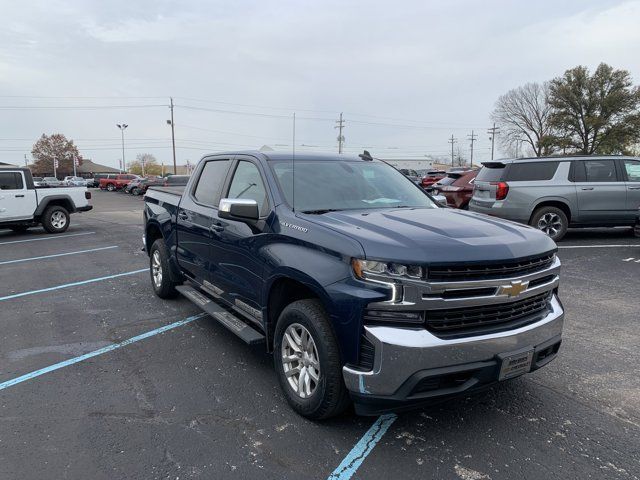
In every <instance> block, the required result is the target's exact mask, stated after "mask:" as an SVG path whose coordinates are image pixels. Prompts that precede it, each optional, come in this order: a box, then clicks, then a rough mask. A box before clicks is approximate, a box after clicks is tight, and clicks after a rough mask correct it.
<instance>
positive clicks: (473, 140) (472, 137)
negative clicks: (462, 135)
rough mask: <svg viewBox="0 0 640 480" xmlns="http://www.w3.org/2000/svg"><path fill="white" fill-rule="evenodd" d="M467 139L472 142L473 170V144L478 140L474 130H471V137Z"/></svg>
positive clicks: (468, 136)
mask: <svg viewBox="0 0 640 480" xmlns="http://www.w3.org/2000/svg"><path fill="white" fill-rule="evenodd" d="M467 138H468V139H469V140H471V168H473V142H475V141H476V138H478V136H477V135H476V134H475V133H473V130H471V135H467Z"/></svg>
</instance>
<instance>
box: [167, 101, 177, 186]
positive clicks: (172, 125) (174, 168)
mask: <svg viewBox="0 0 640 480" xmlns="http://www.w3.org/2000/svg"><path fill="white" fill-rule="evenodd" d="M169 100H170V105H169V108H171V120H167V123H168V124H169V125H171V145H172V146H173V174H174V175H177V174H178V167H177V166H176V132H175V129H174V121H173V97H169Z"/></svg>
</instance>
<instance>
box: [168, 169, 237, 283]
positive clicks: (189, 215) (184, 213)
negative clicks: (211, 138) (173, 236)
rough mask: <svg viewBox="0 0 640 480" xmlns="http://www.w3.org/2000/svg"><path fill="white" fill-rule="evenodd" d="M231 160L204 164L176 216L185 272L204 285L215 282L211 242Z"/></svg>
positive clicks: (181, 260) (178, 252)
mask: <svg viewBox="0 0 640 480" xmlns="http://www.w3.org/2000/svg"><path fill="white" fill-rule="evenodd" d="M230 165H231V159H230V158H221V159H212V160H208V161H205V162H203V164H202V166H201V167H200V169H199V171H198V172H196V173H195V175H199V176H198V177H197V178H198V181H197V183H195V184H194V185H190V186H189V187H188V190H187V189H185V191H184V193H183V195H182V199H181V200H180V207H179V208H178V211H177V213H176V215H177V220H176V226H177V237H178V242H177V245H178V248H177V255H176V256H177V258H178V263H179V264H180V267H181V268H182V270H184V271H185V272H186V273H187V275H189V276H190V277H191V278H192V279H194V280H196V281H197V282H198V283H200V284H202V285H206V284H207V283H208V282H210V281H211V271H212V269H213V268H215V264H214V262H212V258H211V254H212V252H211V242H212V241H213V239H214V237H215V235H216V231H215V229H214V224H215V223H216V222H217V219H218V201H219V196H220V191H221V189H222V186H223V185H224V182H225V179H226V177H227V173H228V171H229V166H230Z"/></svg>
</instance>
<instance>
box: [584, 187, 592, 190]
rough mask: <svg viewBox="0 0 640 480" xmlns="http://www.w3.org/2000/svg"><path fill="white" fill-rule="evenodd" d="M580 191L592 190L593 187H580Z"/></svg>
mask: <svg viewBox="0 0 640 480" xmlns="http://www.w3.org/2000/svg"><path fill="white" fill-rule="evenodd" d="M582 190H593V187H582Z"/></svg>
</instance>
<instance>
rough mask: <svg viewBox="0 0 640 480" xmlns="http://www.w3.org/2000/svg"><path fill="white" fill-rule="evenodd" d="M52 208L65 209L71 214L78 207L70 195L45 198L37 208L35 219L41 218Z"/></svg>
mask: <svg viewBox="0 0 640 480" xmlns="http://www.w3.org/2000/svg"><path fill="white" fill-rule="evenodd" d="M51 206H60V207H64V208H65V209H66V210H67V211H68V212H69V213H74V212H75V211H76V205H75V203H74V202H73V200H72V199H71V197H70V196H69V195H51V196H47V197H45V198H44V199H43V200H42V202H40V204H39V205H38V207H37V208H36V211H35V213H34V217H39V216H41V215H42V214H43V213H44V211H45V210H46V209H47V208H49V207H51Z"/></svg>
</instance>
